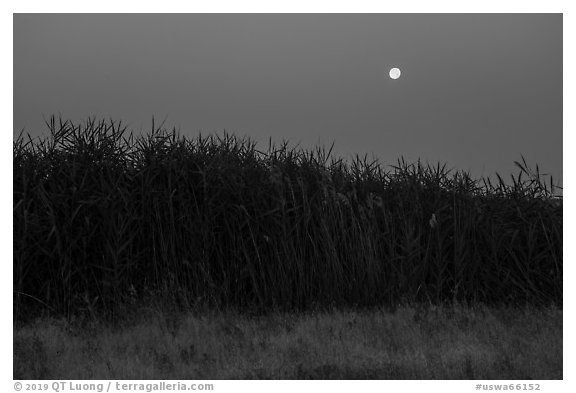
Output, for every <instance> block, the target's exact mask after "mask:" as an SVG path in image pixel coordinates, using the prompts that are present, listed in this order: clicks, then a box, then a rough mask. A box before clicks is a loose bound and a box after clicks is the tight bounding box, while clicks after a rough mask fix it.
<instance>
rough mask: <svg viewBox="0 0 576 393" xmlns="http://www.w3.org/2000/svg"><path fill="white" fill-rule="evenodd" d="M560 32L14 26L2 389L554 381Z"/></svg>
mask: <svg viewBox="0 0 576 393" xmlns="http://www.w3.org/2000/svg"><path fill="white" fill-rule="evenodd" d="M564 25H565V21H564V15H563V14H562V13H561V12H559V13H522V12H518V13H368V12H366V13H331V12H329V11H328V10H327V11H326V12H325V13H136V12H134V13H60V12H57V13H13V75H12V77H13V141H12V142H13V161H12V168H13V169H12V186H13V193H12V195H13V198H12V204H13V213H12V217H13V222H12V235H13V241H12V244H10V243H8V245H12V247H13V248H12V257H13V273H12V276H13V288H12V318H13V331H12V336H13V337H12V338H13V348H12V357H13V365H12V366H13V369H12V374H13V379H14V380H15V381H16V380H19V381H22V382H24V381H25V380H64V381H66V380H70V381H78V383H77V384H74V383H72V382H70V384H71V385H70V386H69V387H68V385H67V387H66V389H67V390H66V391H68V390H70V389H69V388H71V389H72V390H73V389H75V388H78V389H76V390H81V389H80V388H84V389H85V388H86V387H90V386H91V385H90V381H94V380H104V381H106V380H109V381H122V380H153V381H154V380H155V381H165V382H163V383H170V382H171V381H172V382H175V381H180V382H179V383H182V384H185V383H187V382H191V381H196V383H197V384H199V385H200V384H202V383H203V382H202V381H211V382H210V384H208V383H206V384H205V385H203V386H200V388H199V390H218V389H214V386H217V384H218V381H222V380H273V381H279V380H378V381H383V380H419V381H422V380H474V381H480V380H482V381H484V382H482V385H480V384H479V385H475V383H476V382H472V383H470V386H469V390H470V391H472V390H474V389H475V387H476V386H481V388H480V389H478V388H476V390H497V389H496V388H494V387H490V389H488V387H487V386H488V384H490V383H493V381H494V380H499V381H504V383H508V382H507V381H515V382H514V383H515V384H516V383H519V384H520V383H521V384H524V385H523V386H524V388H523V390H540V385H539V384H538V382H540V381H542V382H543V381H548V382H550V383H551V381H550V380H556V381H562V380H563V379H564V377H565V375H564V372H563V359H564V355H565V354H564V352H563V319H564V315H563V299H564V297H563V289H564V287H563V196H564V193H563V190H564V184H563V183H564V179H563V43H564V40H563V28H564ZM82 381H84V382H85V384H82V383H81V382H82ZM491 381H492V382H491ZM212 382H213V383H214V386H213V385H212ZM272 386H276V385H272ZM381 386H385V385H381ZM506 386H508V385H506ZM514 386H516V385H514ZM518 386H520V385H518ZM542 386H544V385H542ZM104 389H105V387H104ZM158 389H159V390H160V391H162V390H163V389H164V390H165V391H168V390H171V388H167V387H166V385H161V386H160V388H158ZM515 389H516V390H522V389H521V388H518V387H516V388H515ZM172 390H178V389H172ZM503 390H506V389H503ZM544 390H546V389H544V388H542V391H544ZM63 391H64V390H63ZM88 391H89V390H88ZM93 391H96V390H93ZM380 391H385V390H380ZM548 391H552V390H548Z"/></svg>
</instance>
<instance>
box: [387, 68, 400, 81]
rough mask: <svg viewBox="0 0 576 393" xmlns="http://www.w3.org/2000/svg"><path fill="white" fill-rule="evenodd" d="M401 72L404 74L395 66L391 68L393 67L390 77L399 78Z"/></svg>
mask: <svg viewBox="0 0 576 393" xmlns="http://www.w3.org/2000/svg"><path fill="white" fill-rule="evenodd" d="M401 74H402V73H401V72H400V68H396V67H394V68H391V69H390V78H392V79H398V78H400V75H401Z"/></svg>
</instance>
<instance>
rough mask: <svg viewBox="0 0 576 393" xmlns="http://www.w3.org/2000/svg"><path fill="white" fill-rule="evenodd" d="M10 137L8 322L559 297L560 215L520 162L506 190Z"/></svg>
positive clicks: (167, 140)
mask: <svg viewBox="0 0 576 393" xmlns="http://www.w3.org/2000/svg"><path fill="white" fill-rule="evenodd" d="M47 125H48V128H49V130H50V136H49V137H47V138H45V139H43V140H39V141H34V140H32V139H31V138H30V137H28V138H24V137H23V136H22V135H20V136H19V137H18V138H17V140H16V141H15V142H14V149H13V150H14V177H13V181H14V195H13V196H14V198H13V201H14V202H13V208H14V306H15V307H14V311H15V316H16V317H20V316H22V315H24V314H27V313H29V312H36V311H40V310H42V309H51V310H53V311H56V312H59V313H62V314H64V315H72V314H75V313H77V312H78V311H80V310H82V309H91V310H92V309H95V310H102V311H110V312H111V311H113V310H115V309H116V306H117V305H119V304H125V303H126V302H129V301H130V299H131V298H134V297H136V298H138V297H141V296H144V295H145V294H152V295H154V296H156V297H158V298H159V299H163V300H166V301H170V302H175V303H177V304H180V305H184V306H189V305H193V304H197V303H199V302H200V303H203V304H208V305H211V306H214V307H236V308H240V309H244V308H249V309H256V310H260V311H268V310H277V309H281V310H302V309H307V308H309V307H312V306H331V305H336V306H358V307H364V306H374V305H387V306H393V305H395V304H398V303H402V302H422V301H425V302H433V303H441V302H445V301H453V300H457V301H462V302H482V303H488V304H494V303H506V304H525V303H530V304H548V303H556V304H561V303H562V204H561V203H557V202H556V201H557V200H556V199H554V198H552V196H553V194H554V191H555V187H554V185H553V183H552V179H551V180H550V184H549V185H548V184H546V183H545V182H544V181H543V180H542V179H543V176H542V175H541V174H540V172H539V169H538V168H537V170H536V172H532V170H531V169H530V168H529V167H528V165H527V164H526V162H525V161H524V159H523V158H522V162H521V163H520V162H517V163H516V164H517V166H518V167H519V169H520V173H519V174H518V176H517V177H512V184H506V183H505V182H504V180H503V179H502V178H501V177H500V176H498V183H497V184H493V183H492V182H491V181H490V180H487V179H481V180H473V179H471V177H470V175H469V174H468V173H465V172H461V171H456V172H455V173H452V171H450V170H446V167H445V165H444V166H441V165H439V164H438V165H436V166H431V165H426V166H424V165H423V164H422V163H421V162H420V161H418V162H417V163H411V164H409V163H406V162H405V161H404V160H403V159H400V160H398V162H397V164H396V165H393V166H391V167H389V169H385V168H384V167H383V166H382V165H381V164H380V163H378V162H377V161H369V160H367V159H366V158H365V157H364V158H361V157H356V159H355V160H353V161H352V162H345V161H343V160H341V159H335V158H332V157H331V149H328V150H326V149H324V148H321V147H319V148H317V149H315V150H313V151H306V150H301V149H296V148H290V147H289V146H288V143H287V142H283V143H281V144H280V145H275V144H273V143H272V142H270V143H269V146H268V149H267V151H260V150H258V148H257V145H256V143H255V142H253V141H251V140H249V139H241V138H238V137H235V136H233V135H229V134H224V135H221V136H217V135H210V136H207V137H204V136H198V137H197V138H194V139H187V138H184V137H182V136H180V135H179V134H178V133H177V132H176V131H175V130H172V131H167V130H166V129H165V128H163V127H162V126H157V125H155V124H153V125H152V131H151V132H150V133H149V134H147V135H142V136H138V137H136V136H134V135H133V134H132V133H128V132H127V131H126V127H125V126H122V125H121V123H116V122H114V121H112V120H110V121H104V120H102V121H96V119H89V120H88V121H87V122H86V123H83V124H74V123H73V122H71V121H63V120H62V119H59V120H58V121H57V120H56V119H55V118H54V117H52V118H51V119H50V120H49V121H48V122H47Z"/></svg>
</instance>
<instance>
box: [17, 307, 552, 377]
mask: <svg viewBox="0 0 576 393" xmlns="http://www.w3.org/2000/svg"><path fill="white" fill-rule="evenodd" d="M562 377H563V374H562V310H560V309H557V308H547V309H536V308H523V309H520V308H505V309H503V308H500V309H496V308H486V307H473V308H462V307H459V306H450V307H441V308H438V307H433V306H432V307H420V306H407V307H402V308H399V309H398V310H396V311H395V312H385V311H381V310H373V311H362V312H357V311H333V312H329V313H305V314H304V313H300V314H280V313H276V314H273V315H268V316H264V317H262V316H260V317H250V316H247V315H240V314H236V313H227V312H220V313H203V314H198V315H194V314H178V315H175V314H174V315H171V314H169V313H166V312H164V313H161V312H159V311H157V310H155V309H152V308H147V309H146V308H144V309H142V310H141V312H139V313H138V314H137V316H133V317H129V318H127V319H126V320H125V321H122V322H117V323H114V324H109V323H104V322H102V321H99V322H95V321H93V322H90V323H75V322H66V321H64V320H56V319H40V320H36V321H35V322H33V323H27V324H26V325H24V326H15V327H14V378H15V379H562Z"/></svg>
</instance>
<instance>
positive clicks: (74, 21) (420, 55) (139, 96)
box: [13, 14, 562, 184]
mask: <svg viewBox="0 0 576 393" xmlns="http://www.w3.org/2000/svg"><path fill="white" fill-rule="evenodd" d="M394 66H396V67H399V68H400V69H401V70H402V76H401V78H400V79H398V80H392V79H390V78H389V77H388V71H389V69H390V68H391V67H394ZM59 113H61V114H62V116H63V117H64V118H69V119H72V120H75V121H78V120H84V119H86V117H87V116H92V115H97V116H99V117H106V118H109V117H111V118H113V119H115V120H122V121H123V122H125V123H127V124H129V128H131V129H133V130H134V131H139V130H141V129H143V130H144V131H148V130H150V127H151V119H152V116H153V115H154V116H155V117H156V118H159V119H160V120H162V119H164V118H165V117H166V116H168V118H167V120H166V123H165V124H166V125H167V126H168V127H170V128H172V127H176V128H180V130H181V132H182V133H183V134H186V135H191V136H195V135H197V134H198V132H199V131H202V133H203V134H204V133H210V132H212V131H218V132H221V131H222V130H223V129H225V130H226V131H229V132H231V133H235V134H238V135H240V136H249V137H251V138H253V139H255V140H257V141H261V142H266V143H267V141H268V138H270V137H272V140H273V141H278V142H280V141H281V140H282V139H287V140H289V141H291V142H292V144H297V143H299V144H300V146H302V147H306V148H309V147H313V146H315V145H317V144H322V145H330V144H331V143H332V142H335V147H334V152H335V153H336V155H337V156H342V157H345V158H348V157H350V156H351V155H353V154H356V153H359V154H365V153H367V154H368V156H369V157H371V156H372V155H373V156H375V157H377V158H379V159H380V161H381V162H383V163H384V164H394V163H395V162H396V159H397V158H398V157H400V156H404V157H405V158H407V160H408V161H413V160H416V159H417V158H421V159H422V160H424V161H429V162H431V163H436V162H438V161H440V162H442V163H447V166H448V167H453V168H457V169H464V170H470V171H471V172H472V174H474V175H476V176H480V175H484V176H488V175H491V174H493V173H494V172H495V171H497V172H499V173H500V174H503V175H505V176H508V177H509V174H510V173H514V174H517V172H518V171H517V169H516V168H515V166H514V164H513V161H515V160H520V155H521V154H523V155H524V157H525V158H526V159H527V162H528V163H529V164H530V165H531V166H534V165H535V164H539V166H540V170H541V172H545V173H551V174H552V175H553V176H554V178H555V183H560V184H561V183H562V15H561V14H235V15H231V14H178V15H173V14H116V15H115V14H15V15H14V127H13V131H14V136H17V135H18V133H19V132H20V130H22V129H23V128H24V129H25V131H26V132H29V133H30V134H32V135H40V134H41V133H45V132H46V126H45V125H44V120H43V116H45V117H49V116H50V115H51V114H56V115H58V114H59Z"/></svg>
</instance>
